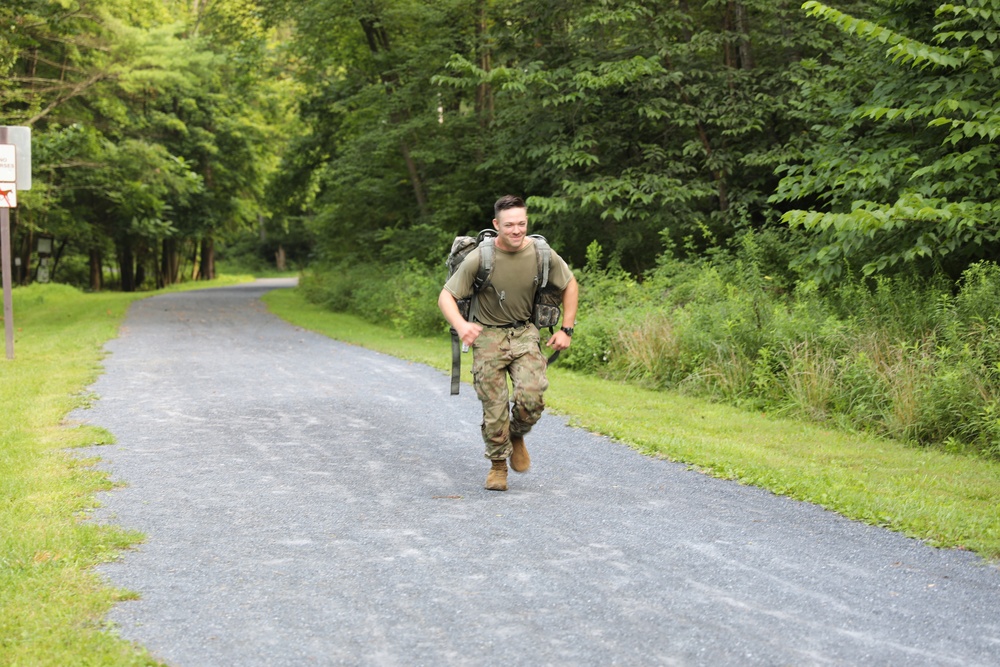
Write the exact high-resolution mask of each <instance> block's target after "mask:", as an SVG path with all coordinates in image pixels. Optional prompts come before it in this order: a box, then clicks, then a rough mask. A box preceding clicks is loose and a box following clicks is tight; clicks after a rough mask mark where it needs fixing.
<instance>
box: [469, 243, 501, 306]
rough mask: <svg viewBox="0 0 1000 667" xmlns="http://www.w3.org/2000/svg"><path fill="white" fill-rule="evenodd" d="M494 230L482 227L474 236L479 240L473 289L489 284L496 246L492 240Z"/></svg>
mask: <svg viewBox="0 0 1000 667" xmlns="http://www.w3.org/2000/svg"><path fill="white" fill-rule="evenodd" d="M495 238H496V232H495V231H493V230H492V229H484V230H483V231H481V232H479V235H478V236H476V240H477V241H478V242H479V271H477V272H476V279H475V282H474V283H473V286H472V288H473V291H475V292H480V291H482V290H483V289H485V288H486V287H487V286H488V285H489V284H490V279H491V278H492V277H493V263H494V261H496V260H495V258H496V248H495V247H494V245H493V241H494V239H495Z"/></svg>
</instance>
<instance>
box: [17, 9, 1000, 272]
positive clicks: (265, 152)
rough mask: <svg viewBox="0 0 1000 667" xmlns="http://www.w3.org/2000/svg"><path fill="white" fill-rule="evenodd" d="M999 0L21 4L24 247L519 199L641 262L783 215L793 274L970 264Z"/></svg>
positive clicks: (989, 156)
mask: <svg viewBox="0 0 1000 667" xmlns="http://www.w3.org/2000/svg"><path fill="white" fill-rule="evenodd" d="M998 5H1000V3H998V2H994V1H992V0H970V1H969V2H967V3H966V4H962V5H958V4H940V5H936V4H934V3H930V4H928V3H922V2H916V1H915V0H873V1H869V2H838V3H826V4H823V3H819V2H814V1H809V2H806V3H805V4H800V2H798V0H791V1H789V0H768V1H764V0H744V1H734V0H708V1H707V2H698V3H693V2H687V1H684V0H645V1H644V2H636V1H634V0H574V1H572V2H570V1H569V0H435V1H434V2H429V1H427V0H353V1H352V2H344V1H342V0H301V1H297V2H291V0H65V1H62V2H49V1H45V0H12V1H11V2H8V3H5V5H4V6H3V7H0V25H2V26H4V27H3V29H2V30H0V74H2V75H3V76H0V117H2V119H0V122H2V123H4V124H7V125H28V126H31V127H32V129H33V136H34V141H35V146H34V147H33V154H34V155H33V158H34V171H35V177H34V187H33V189H32V190H31V191H30V192H26V193H24V194H23V195H22V196H21V197H20V198H19V199H20V207H19V209H17V211H16V215H15V222H16V224H15V228H14V230H15V250H16V252H17V254H18V255H19V256H20V257H23V260H24V261H22V266H23V267H25V268H27V267H30V266H33V263H32V255H31V253H32V248H33V246H34V243H35V239H36V238H37V236H38V235H46V236H51V237H53V238H54V239H55V240H56V247H57V251H56V256H55V257H54V258H53V259H54V260H55V261H56V262H62V263H63V266H64V267H65V268H64V274H65V275H67V277H72V278H73V279H76V280H78V281H82V282H86V283H88V284H89V285H90V286H91V287H93V288H95V289H96V288H100V287H101V285H102V284H103V282H104V281H107V280H111V281H112V282H113V283H114V284H115V285H118V286H120V287H122V288H123V289H136V288H138V287H140V286H142V285H143V284H157V285H162V284H167V283H170V282H174V281H176V280H179V279H180V278H181V276H182V274H183V275H190V276H195V277H210V276H211V275H212V274H213V272H214V256H215V251H216V243H217V242H218V241H223V242H224V243H231V242H233V240H234V239H238V238H252V239H258V240H259V239H266V238H270V239H277V241H276V242H288V243H293V240H294V239H298V240H299V241H300V242H302V243H301V249H300V255H301V257H300V259H301V260H302V261H306V260H310V259H311V260H319V261H331V262H352V263H364V262H379V263H385V262H396V261H409V260H414V261H417V262H426V263H433V262H439V261H440V258H441V256H442V253H443V250H442V248H446V247H447V245H448V243H449V241H450V239H451V237H452V236H454V235H455V234H457V233H465V232H468V231H473V230H476V229H478V228H482V227H485V226H488V224H489V220H490V218H491V217H492V215H491V206H492V202H493V200H495V199H496V198H497V197H498V196H499V195H501V194H505V193H508V192H511V193H517V194H521V195H523V196H526V197H527V198H528V203H529V206H530V208H531V214H532V221H533V226H534V227H535V229H536V231H539V232H541V233H543V234H545V235H546V236H547V237H548V238H549V239H550V240H551V241H552V242H553V243H554V244H556V245H557V246H558V247H559V248H560V251H561V252H562V253H563V254H564V255H565V256H566V257H567V258H569V259H570V261H572V262H575V263H577V264H583V263H584V262H585V261H586V257H587V249H588V247H590V245H591V244H592V243H594V242H597V243H599V244H600V246H601V247H602V248H604V249H605V250H606V252H607V255H608V256H609V257H610V261H612V262H614V263H616V264H618V265H620V266H621V267H622V268H623V269H624V270H626V271H628V272H630V273H632V274H633V275H636V276H642V275H643V274H644V273H645V272H647V271H648V270H650V269H651V268H653V267H655V266H657V265H658V264H660V263H662V262H663V261H664V259H665V258H673V257H681V258H683V257H701V256H705V255H706V254H712V253H717V252H721V251H725V250H726V249H727V248H729V247H730V246H732V245H733V244H734V243H735V242H736V241H737V240H738V239H739V238H740V237H741V236H743V235H744V234H746V233H748V232H753V233H761V232H766V234H768V235H769V236H768V238H770V239H772V241H773V243H774V244H775V248H776V251H780V253H782V257H784V258H786V260H787V261H785V262H784V270H785V271H787V272H788V274H789V275H790V276H792V277H806V278H813V279H815V280H817V281H819V282H820V283H822V282H829V281H832V280H835V279H837V277H838V276H840V275H842V274H843V273H844V272H845V271H852V272H859V273H862V274H876V273H887V272H900V271H903V272H915V273H917V274H919V275H928V274H932V273H936V272H943V273H945V274H947V275H949V276H952V277H957V276H958V275H960V274H961V272H962V271H963V270H964V269H965V268H966V267H967V266H968V265H969V264H970V263H972V262H974V261H976V260H977V259H979V258H982V257H990V256H993V254H994V253H995V251H996V244H997V242H998V236H1000V230H998V228H997V223H996V215H995V204H994V202H995V201H996V199H997V187H998V185H997V171H996V168H995V166H994V165H995V163H996V156H995V150H996V139H997V135H998V134H1000V121H998V120H997V115H996V113H997V112H996V111H995V110H996V109H997V108H998V104H997V95H998V86H997V71H998V70H997V65H996V63H995V59H996V56H995V51H994V43H995V42H996V39H997V35H998V34H1000V32H998V28H997V20H998V19H997V17H998V16H1000V7H998ZM303 240H304V241H303ZM258 245H260V243H258ZM21 279H22V280H29V279H30V274H28V273H27V272H24V273H23V274H22V276H21Z"/></svg>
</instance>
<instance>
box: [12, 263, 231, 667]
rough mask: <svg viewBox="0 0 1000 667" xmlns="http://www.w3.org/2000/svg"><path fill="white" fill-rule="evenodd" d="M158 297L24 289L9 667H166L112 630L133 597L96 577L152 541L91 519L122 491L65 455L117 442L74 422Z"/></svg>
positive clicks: (19, 304)
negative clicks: (105, 365)
mask: <svg viewBox="0 0 1000 667" xmlns="http://www.w3.org/2000/svg"><path fill="white" fill-rule="evenodd" d="M245 279H246V278H245V277H230V278H223V279H220V280H217V281H213V282H211V283H194V284H187V285H183V286H179V287H175V288H172V289H171V291H175V290H177V289H194V288H199V287H208V286H219V285H224V284H232V283H234V282H241V281H242V280H245ZM148 295H149V293H138V294H123V293H111V292H108V293H98V294H84V293H82V292H80V291H78V290H76V289H74V288H71V287H67V286H63V285H32V286H29V287H25V288H17V289H15V290H13V325H14V333H15V337H14V359H12V360H11V359H7V358H6V356H3V357H0V405H2V406H3V409H2V411H0V665H10V666H11V667H13V666H18V665H30V666H32V667H34V666H38V665H53V666H65V665H151V664H158V663H156V662H155V661H154V660H153V659H152V658H150V656H149V655H148V654H147V653H146V652H145V651H144V650H143V649H142V648H140V647H136V646H134V645H133V644H131V643H129V642H126V641H124V640H122V639H120V638H118V637H117V636H116V635H115V633H114V632H113V630H112V629H109V628H107V627H106V625H105V622H104V621H103V619H104V617H105V615H106V614H107V612H108V610H109V609H110V608H111V605H112V604H114V603H115V602H116V601H118V600H122V599H128V598H130V597H133V596H132V594H130V593H129V592H127V591H122V590H118V589H113V588H109V587H108V586H107V585H106V584H105V583H104V582H102V581H101V579H100V578H99V577H98V576H97V575H96V574H95V573H94V572H93V566H94V565H96V564H98V563H101V562H106V561H109V560H113V559H114V558H116V557H117V556H118V555H119V554H120V553H121V550H123V549H127V548H129V547H131V546H133V545H135V544H136V543H137V542H139V541H140V540H141V539H142V536H141V535H140V534H138V533H136V532H133V531H128V530H124V529H122V528H119V527H114V526H102V525H98V524H96V523H95V522H93V521H88V520H86V519H87V517H88V516H89V514H90V511H91V510H92V509H93V508H94V507H95V502H96V501H95V494H96V493H97V492H98V491H102V490H107V489H110V488H112V484H111V483H110V482H109V480H108V477H107V475H106V474H104V473H102V472H99V471H97V470H95V469H94V467H93V463H94V460H82V459H80V458H77V457H74V456H72V455H70V454H68V453H67V452H66V451H65V450H66V449H67V448H72V447H80V446H88V445H94V444H107V443H109V442H111V439H112V438H111V435H110V434H109V433H107V432H105V431H102V430H100V429H97V428H94V427H90V426H81V425H74V424H69V423H67V422H66V418H67V415H68V413H69V412H71V411H72V410H74V409H75V408H79V407H82V406H85V405H86V404H87V403H88V401H90V400H92V399H91V397H90V396H88V394H87V393H86V388H87V387H88V386H89V385H90V384H91V383H92V382H93V381H94V380H95V379H96V378H97V376H98V374H99V373H100V372H101V366H100V362H101V358H102V356H103V352H102V348H103V345H104V343H105V342H106V341H108V340H109V339H110V338H113V337H114V336H115V335H117V332H118V328H119V325H120V324H121V322H122V319H123V318H124V316H125V312H126V310H127V308H128V306H129V304H131V303H132V302H133V301H135V300H136V299H140V298H143V297H145V296H148Z"/></svg>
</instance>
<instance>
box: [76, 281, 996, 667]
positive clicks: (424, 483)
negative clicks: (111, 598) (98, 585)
mask: <svg viewBox="0 0 1000 667" xmlns="http://www.w3.org/2000/svg"><path fill="white" fill-rule="evenodd" d="M287 286H289V283H287V282H283V281H275V280H271V281H257V282H256V283H252V284H249V285H241V286H237V287H226V288H217V289H209V290H201V291H195V292H183V293H175V294H164V295H160V296H155V297H151V298H149V299H145V300H142V301H138V302H136V303H135V304H134V305H133V306H132V308H131V310H130V311H129V314H128V316H127V318H126V321H125V323H124V325H123V328H122V330H121V333H120V336H119V337H118V338H117V339H116V340H113V341H111V342H110V343H109V344H108V346H107V348H108V350H109V352H110V354H109V355H108V357H107V358H106V359H105V361H104V367H105V373H104V374H103V375H102V376H101V377H100V378H99V379H98V381H97V382H96V383H95V384H94V385H93V387H92V390H93V391H94V392H95V393H96V395H97V396H98V400H96V401H95V403H94V405H93V406H92V407H91V408H90V409H88V410H82V411H78V412H77V413H75V414H74V415H73V416H74V417H75V418H80V419H83V420H85V421H87V422H89V423H92V424H95V425H98V426H101V427H104V428H106V429H108V430H109V431H111V432H112V433H113V434H114V435H115V436H116V439H117V442H116V444H114V445H108V446H103V447H97V448H91V449H90V450H88V451H87V452H85V454H87V455H97V456H100V457H101V458H102V462H101V464H100V465H101V467H102V468H103V469H106V470H108V471H110V473H111V475H112V478H113V479H115V480H117V481H121V482H123V483H125V484H126V486H125V488H122V489H119V490H115V491H113V492H110V493H107V494H101V497H100V501H101V503H102V507H101V508H100V509H99V510H98V511H97V512H96V515H95V518H96V520H99V521H104V522H113V523H116V524H119V525H122V526H124V527H126V528H130V529H137V530H140V531H143V532H144V533H146V535H147V541H146V542H145V543H143V544H141V545H140V546H139V547H138V548H137V549H136V550H134V551H130V552H127V553H125V554H124V556H123V558H122V559H120V560H119V561H117V562H115V563H111V564H108V565H104V566H101V567H100V568H99V570H100V572H101V573H102V574H103V575H104V576H106V577H107V578H108V580H109V581H110V582H111V583H112V584H113V585H116V586H120V587H124V588H127V589H131V590H134V591H136V592H137V593H138V594H139V595H140V596H141V598H140V599H139V600H136V601H129V602H124V603H121V604H119V605H117V606H116V607H115V608H114V610H113V611H112V612H111V614H110V618H109V620H110V621H112V622H113V623H114V624H115V625H116V626H117V631H118V632H119V633H120V634H121V635H122V636H123V637H125V638H128V639H131V640H134V641H136V642H138V643H140V644H142V645H143V646H145V647H146V648H148V649H149V650H150V651H151V652H152V653H153V655H154V656H156V657H158V658H159V659H161V660H163V661H165V662H166V663H168V664H169V665H173V666H175V667H195V666H201V665H205V666H223V665H233V666H236V665H238V666H240V667H251V666H256V665H261V666H267V667H274V666H279V665H290V666H299V665H400V666H418V665H427V666H428V667H431V666H441V665H470V666H472V665H487V664H497V665H505V666H519V665H524V666H537V665H573V666H579V665H602V666H604V665H627V666H631V665H713V666H714V665H741V666H744V665H862V664H870V665H907V666H913V665H935V666H937V665H963V666H969V665H1000V570H998V568H997V567H995V566H993V565H987V564H985V563H983V562H982V561H981V560H980V559H978V558H977V557H976V556H974V555H972V554H969V553H963V552H959V551H946V550H939V549H933V548H930V547H928V546H926V545H924V544H922V543H920V542H918V541H916V540H912V539H908V538H906V537H903V536H901V535H898V534H895V533H891V532H889V531H886V530H882V529H879V528H874V527H871V526H867V525H863V524H860V523H856V522H852V521H848V520H846V519H844V518H842V517H840V516H838V515H836V514H833V513H831V512H827V511H825V510H823V509H820V508H818V507H815V506H813V505H809V504H806V503H801V502H797V501H793V500H789V499H787V498H782V497H778V496H775V495H772V494H770V493H768V492H765V491H762V490H760V489H756V488H751V487H746V486H742V485H740V484H737V483H735V482H730V481H723V480H718V479H714V478H711V477H707V476H705V475H702V474H700V473H698V472H695V471H692V470H689V469H687V468H686V467H685V466H683V465H678V464H675V463H671V462H668V461H663V460H658V459H654V458H649V457H646V456H643V455H641V454H639V453H637V452H635V451H633V450H631V449H629V448H628V447H625V446H623V445H621V444H619V443H616V442H614V441H612V440H609V439H607V438H603V437H598V436H595V435H592V434H590V433H587V432H584V431H581V430H579V429H575V428H570V427H569V426H567V424H566V422H565V420H563V419H561V418H560V417H557V416H553V415H545V416H544V417H543V418H542V421H541V422H540V423H539V425H538V426H537V427H536V428H535V430H534V431H533V432H532V433H531V435H530V436H529V437H528V440H527V442H528V446H529V449H530V451H531V456H532V462H533V467H532V469H531V471H530V472H528V473H527V474H525V475H515V474H513V473H512V474H511V479H510V482H511V488H510V491H508V492H506V493H498V492H491V491H486V490H485V489H484V488H483V481H484V479H485V475H486V471H487V468H488V463H487V462H486V461H485V459H483V458H482V444H481V442H480V439H479V406H478V402H477V401H476V398H475V393H474V392H473V391H472V390H471V388H470V387H468V386H465V387H463V390H462V393H461V395H459V396H450V395H449V393H448V388H449V383H448V379H447V377H446V376H445V375H444V374H442V373H440V372H439V371H437V370H434V369H431V368H428V367H426V366H422V365H418V364H413V363H408V362H405V361H400V360H397V359H394V358H392V357H388V356H384V355H381V354H377V353H374V352H370V351H367V350H364V349H360V348H357V347H353V346H349V345H344V344H341V343H339V342H336V341H332V340H329V339H327V338H324V337H322V336H319V335H317V334H314V333H310V332H308V331H304V330H302V329H300V328H297V327H294V326H292V325H289V324H287V323H285V322H283V321H281V320H279V319H278V318H276V317H274V316H272V315H270V314H269V313H268V312H267V310H266V308H265V307H264V306H263V305H262V304H261V302H260V300H259V297H260V296H261V295H262V294H263V293H264V292H265V291H267V290H269V289H274V288H278V287H287ZM449 350H450V348H449V343H448V341H447V338H446V337H442V340H441V353H442V356H445V357H446V356H447V355H448V354H449Z"/></svg>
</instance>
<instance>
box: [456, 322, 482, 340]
mask: <svg viewBox="0 0 1000 667" xmlns="http://www.w3.org/2000/svg"><path fill="white" fill-rule="evenodd" d="M455 331H457V332H458V338H459V340H461V341H462V342H463V343H465V344H466V345H472V344H473V343H475V342H476V339H477V338H479V334H481V333H483V325H482V324H479V323H477V322H466V321H465V320H462V322H460V323H459V326H457V327H455Z"/></svg>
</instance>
